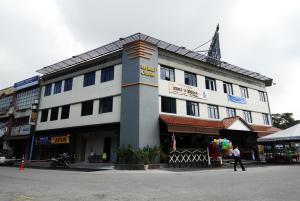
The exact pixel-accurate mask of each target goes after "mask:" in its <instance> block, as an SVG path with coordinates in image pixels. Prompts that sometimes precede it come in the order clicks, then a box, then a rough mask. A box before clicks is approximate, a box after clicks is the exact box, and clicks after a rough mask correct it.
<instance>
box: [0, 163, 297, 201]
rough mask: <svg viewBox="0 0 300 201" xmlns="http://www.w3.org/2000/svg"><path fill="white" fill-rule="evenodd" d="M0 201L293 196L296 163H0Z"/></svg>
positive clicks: (233, 200)
mask: <svg viewBox="0 0 300 201" xmlns="http://www.w3.org/2000/svg"><path fill="white" fill-rule="evenodd" d="M0 200H1V201H21V200H22V201H32V200H34V201H37V200H43V201H50V200H51V201H56V200H59V201H90V200H122V201H123V200H139V201H142V200H163V201H167V200H172V201H174V200H182V201H183V200H184V201H187V200H198V201H225V200H226V201H237V200H238V201H241V200H243V201H244V200H245V201H246V200H247V201H271V200H272V201H276V200H278V201H279V200H280V201H299V200H300V166H299V165H294V166H268V167H253V168H248V169H247V171H245V172H242V171H240V170H239V171H237V172H234V171H233V170H231V169H218V170H189V171H187V170H185V171H168V170H149V171H117V170H108V171H96V172H79V171H64V170H46V169H29V168H27V169H25V171H24V172H20V171H19V170H18V168H16V167H0Z"/></svg>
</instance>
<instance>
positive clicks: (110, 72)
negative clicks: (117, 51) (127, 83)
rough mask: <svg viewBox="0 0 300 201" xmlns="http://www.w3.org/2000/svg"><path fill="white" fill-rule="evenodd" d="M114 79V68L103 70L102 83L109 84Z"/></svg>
mask: <svg viewBox="0 0 300 201" xmlns="http://www.w3.org/2000/svg"><path fill="white" fill-rule="evenodd" d="M113 79H114V66H112V67H109V68H103V69H101V82H107V81H110V80H113Z"/></svg>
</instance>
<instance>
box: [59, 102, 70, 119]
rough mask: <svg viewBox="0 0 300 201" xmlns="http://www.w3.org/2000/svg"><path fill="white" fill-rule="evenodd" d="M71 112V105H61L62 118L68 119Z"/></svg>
mask: <svg viewBox="0 0 300 201" xmlns="http://www.w3.org/2000/svg"><path fill="white" fill-rule="evenodd" d="M69 114H70V105H64V106H62V107H61V117H60V118H61V119H68V118H69Z"/></svg>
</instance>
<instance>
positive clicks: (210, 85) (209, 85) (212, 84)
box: [205, 77, 217, 91]
mask: <svg viewBox="0 0 300 201" xmlns="http://www.w3.org/2000/svg"><path fill="white" fill-rule="evenodd" d="M205 88H206V89H207V90H211V91H217V82H216V79H214V78H211V77H205Z"/></svg>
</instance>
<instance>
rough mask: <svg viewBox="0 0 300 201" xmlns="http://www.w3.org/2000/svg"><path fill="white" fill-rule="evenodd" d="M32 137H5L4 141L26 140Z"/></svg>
mask: <svg viewBox="0 0 300 201" xmlns="http://www.w3.org/2000/svg"><path fill="white" fill-rule="evenodd" d="M31 136H32V135H18V136H4V140H24V139H29V138H31Z"/></svg>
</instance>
